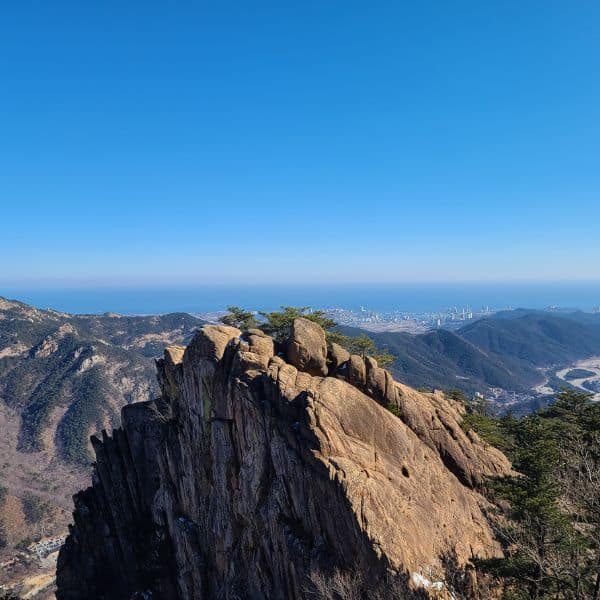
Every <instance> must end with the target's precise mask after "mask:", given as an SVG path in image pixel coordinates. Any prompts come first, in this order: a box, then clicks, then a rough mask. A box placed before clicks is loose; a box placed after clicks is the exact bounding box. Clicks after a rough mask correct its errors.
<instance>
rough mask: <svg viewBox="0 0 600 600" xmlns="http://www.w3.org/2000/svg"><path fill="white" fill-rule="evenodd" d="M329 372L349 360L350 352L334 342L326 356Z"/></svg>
mask: <svg viewBox="0 0 600 600" xmlns="http://www.w3.org/2000/svg"><path fill="white" fill-rule="evenodd" d="M328 358H329V365H330V370H331V371H335V370H336V369H338V368H339V367H341V366H342V365H343V364H344V363H347V362H348V361H349V360H350V352H348V350H346V349H345V348H342V346H340V345H339V344H336V343H335V342H334V343H333V344H331V348H330V350H329V354H328Z"/></svg>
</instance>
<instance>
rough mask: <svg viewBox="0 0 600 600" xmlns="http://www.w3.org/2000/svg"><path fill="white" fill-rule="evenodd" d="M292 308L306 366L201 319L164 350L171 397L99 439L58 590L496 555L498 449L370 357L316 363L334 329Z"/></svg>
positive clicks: (503, 464)
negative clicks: (492, 491) (487, 487)
mask: <svg viewBox="0 0 600 600" xmlns="http://www.w3.org/2000/svg"><path fill="white" fill-rule="evenodd" d="M298 321H301V322H300V323H298V322H297V323H295V324H294V331H293V333H292V338H291V341H290V344H289V346H288V360H289V361H290V362H294V363H295V364H298V365H301V366H302V370H299V369H298V368H297V366H295V364H289V363H288V362H286V361H285V360H283V359H282V358H281V357H279V356H276V355H275V354H274V348H273V341H272V340H271V339H270V338H268V337H267V336H265V335H264V334H263V333H262V332H259V331H250V332H246V333H244V334H241V332H240V331H238V330H237V329H234V328H229V327H220V326H219V327H215V326H205V327H204V328H203V329H202V330H201V331H200V332H199V333H198V334H197V335H196V337H195V338H194V340H193V341H192V342H191V343H190V345H189V346H188V347H187V349H185V352H182V350H181V349H180V348H169V349H167V350H166V352H165V358H164V359H162V360H161V361H158V373H159V382H160V383H161V387H162V397H161V398H160V399H158V400H156V401H154V402H146V403H140V404H134V405H130V406H127V407H125V408H124V409H123V413H122V423H123V426H122V428H121V429H118V430H116V431H114V433H113V435H112V437H109V436H107V435H103V439H102V440H98V439H95V440H94V447H95V450H96V456H97V462H96V468H95V472H94V478H93V484H92V487H90V488H88V489H87V490H85V491H84V492H81V493H79V494H78V495H77V496H76V497H75V512H74V520H75V523H74V525H73V526H72V528H71V532H70V535H69V537H68V539H67V542H66V543H65V546H64V547H63V548H62V549H61V552H60V556H59V562H58V571H57V586H58V591H57V598H58V600H75V599H81V598H87V599H90V600H93V599H111V600H121V599H122V600H127V599H129V598H132V597H140V598H141V597H145V598H152V599H153V600H156V599H171V598H173V599H185V600H192V599H194V600H196V599H212V598H257V599H267V598H268V599H276V600H279V599H281V600H283V599H301V598H305V597H308V596H307V593H306V590H307V586H306V583H307V580H308V577H309V576H310V573H311V572H313V571H315V570H318V571H323V572H327V571H328V570H329V569H332V568H342V569H343V568H352V569H357V570H360V571H361V572H363V573H364V574H365V576H366V577H368V578H372V579H373V580H374V581H375V580H376V579H377V578H378V577H380V576H382V575H383V574H384V573H388V572H390V571H391V572H393V573H398V574H399V575H401V576H403V577H404V578H405V581H406V582H407V583H406V585H407V586H410V585H415V583H414V582H415V581H417V582H418V581H419V578H418V577H415V576H414V574H419V573H426V572H429V571H428V569H431V568H433V569H436V568H439V567H440V565H441V561H442V559H443V558H444V557H450V556H451V557H453V558H454V559H455V560H456V561H457V562H458V564H459V565H464V564H465V563H467V562H468V561H469V559H470V558H471V557H473V556H482V557H488V556H493V555H495V554H497V553H498V552H499V548H498V546H497V544H496V543H495V541H494V539H493V535H492V532H491V531H490V529H489V527H488V524H487V522H486V519H485V518H484V516H483V513H482V509H481V507H482V505H483V504H484V500H483V498H482V497H481V496H480V495H479V494H478V493H477V492H476V490H475V489H474V486H475V482H476V481H477V480H479V479H480V478H481V477H483V476H484V473H485V472H494V473H502V472H507V471H508V469H509V468H510V465H509V464H508V462H507V461H506V459H505V458H504V456H503V455H501V454H500V453H497V452H495V451H492V450H491V449H490V448H489V447H487V446H486V445H484V444H483V443H482V442H480V441H479V440H478V439H474V438H473V439H471V438H470V437H468V436H466V435H464V434H463V433H462V430H460V432H459V431H458V430H459V429H460V427H459V421H460V414H459V411H458V409H457V408H456V407H453V406H451V405H445V404H444V402H445V400H444V399H443V398H441V397H433V396H425V395H422V394H419V393H418V392H415V391H414V390H410V389H409V388H405V387H404V386H400V385H399V384H397V383H396V382H394V381H393V379H391V377H389V375H386V374H385V372H384V374H383V375H381V374H380V373H379V371H378V370H377V369H379V367H377V366H376V365H373V364H372V363H369V362H367V365H365V362H364V361H363V360H362V359H361V358H360V357H351V358H350V359H349V360H348V364H349V366H348V377H347V379H348V380H345V379H344V378H342V377H341V376H340V375H339V373H338V374H337V375H336V377H323V376H320V375H313V374H312V373H314V372H321V373H322V372H323V370H324V369H326V367H325V366H324V365H325V363H324V361H325V356H326V354H325V346H324V335H323V332H322V331H321V332H320V334H318V333H317V332H316V331H315V330H314V327H313V325H314V324H313V323H311V325H310V326H308V325H306V323H303V322H302V321H305V320H304V319H298ZM309 323H310V322H309ZM292 348H293V350H292ZM353 359H354V363H355V366H354V367H352V361H353ZM357 359H358V360H357ZM345 362H346V361H345ZM361 364H362V369H361ZM350 367H352V369H354V371H356V373H357V374H356V375H353V376H352V378H351V377H350V371H351V369H350ZM338 371H339V370H338ZM354 371H353V373H354ZM350 379H352V381H350ZM355 383H358V385H355ZM366 386H368V387H369V388H374V389H376V390H379V391H377V393H378V394H380V395H381V394H383V396H382V397H381V398H378V399H374V397H372V396H370V395H368V394H366V393H365V391H363V390H366V389H367V387H366ZM390 398H393V399H394V402H396V404H395V406H396V408H397V409H398V411H399V414H401V418H398V417H397V416H395V415H394V414H392V413H391V412H390V411H389V410H386V408H384V406H382V404H385V403H389V401H390ZM457 428H458V429H457ZM444 431H445V432H446V433H444ZM461 434H462V435H461ZM450 440H452V442H451V441H450ZM446 455H451V456H452V457H453V458H452V461H451V462H452V464H451V465H450V466H452V468H450V466H449V465H448V464H447V459H446ZM467 460H472V466H471V467H468V466H467V464H466V462H461V461H467ZM479 469H482V471H481V472H480V471H479ZM478 478H479V479H478ZM411 582H412V583H411ZM423 593H424V594H425V593H426V592H425V591H423ZM136 594H137V596H136ZM144 594H145V595H144Z"/></svg>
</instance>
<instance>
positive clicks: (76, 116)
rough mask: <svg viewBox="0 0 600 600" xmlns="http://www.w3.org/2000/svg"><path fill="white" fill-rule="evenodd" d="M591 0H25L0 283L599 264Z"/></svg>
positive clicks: (543, 273)
mask: <svg viewBox="0 0 600 600" xmlns="http://www.w3.org/2000/svg"><path fill="white" fill-rule="evenodd" d="M599 74H600V3H599V2H597V1H596V0H594V1H572V2H571V1H566V0H561V1H560V2H558V1H557V2H555V1H551V0H549V1H548V0H547V1H543V2H542V1H539V2H531V1H523V0H519V1H506V0H503V1H489V2H482V1H481V0H474V1H472V2H463V1H460V0H458V1H456V2H447V1H445V0H444V1H439V2H426V1H424V2H401V1H397V0H396V1H390V2H377V1H371V2H364V1H363V2H354V1H351V0H350V1H349V0H344V1H343V2H341V1H322V0H321V1H315V2H312V1H306V2H285V1H284V2H281V1H278V2H260V1H253V2H235V3H234V2H227V1H218V2H216V1H215V2H184V1H182V2H164V1H160V2H153V1H149V2H148V1H147V2H127V1H125V0H121V1H119V2H108V1H96V2H81V1H76V2H75V1H74V2H61V1H59V0H57V1H53V2H44V1H38V2H29V1H27V0H19V1H16V0H14V1H8V2H3V4H2V14H1V18H0V86H1V87H0V208H1V211H0V224H1V229H0V256H1V257H2V258H1V259H0V284H7V283H10V284H21V283H23V284H31V285H46V284H49V285H50V284H64V283H65V282H67V283H69V284H73V285H80V284H86V285H87V284H94V285H96V284H106V285H108V284H111V285H112V284H125V285H136V284H139V285H147V284H163V283H167V284H168V283H210V282H237V283H243V282H255V283H256V282H275V281H294V280H296V281H307V282H308V281H314V282H322V281H326V282H330V283H331V282H336V281H340V282H368V281H379V282H385V281H388V282H401V281H448V280H494V279H498V280H500V279H528V280H536V279H540V280H560V279H600V261H599V258H600V235H599V234H598V226H599V223H600V198H599V191H600V77H599Z"/></svg>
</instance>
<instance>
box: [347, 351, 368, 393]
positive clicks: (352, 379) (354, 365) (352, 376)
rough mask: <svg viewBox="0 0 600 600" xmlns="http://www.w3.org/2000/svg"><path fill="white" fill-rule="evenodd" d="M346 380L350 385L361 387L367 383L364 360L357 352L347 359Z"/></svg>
mask: <svg viewBox="0 0 600 600" xmlns="http://www.w3.org/2000/svg"><path fill="white" fill-rule="evenodd" d="M347 380H348V382H349V383H351V384H352V385H355V386H357V387H359V388H362V387H363V386H364V385H365V384H366V383H367V368H366V366H365V361H364V360H363V359H362V357H360V356H358V354H352V355H351V356H350V360H349V361H348V374H347Z"/></svg>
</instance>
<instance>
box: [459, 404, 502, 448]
mask: <svg viewBox="0 0 600 600" xmlns="http://www.w3.org/2000/svg"><path fill="white" fill-rule="evenodd" d="M461 426H462V428H463V429H464V430H465V431H468V430H469V429H472V430H473V431H475V432H476V433H477V435H479V437H480V438H481V439H482V440H483V441H484V442H487V443H488V444H491V445H492V446H495V447H496V448H500V449H501V450H507V449H508V447H509V446H508V445H507V435H506V431H504V430H503V428H502V424H501V422H500V421H499V420H498V419H496V418H494V417H491V416H488V415H484V414H481V413H478V412H469V413H467V414H466V415H465V416H464V417H463V420H462V423H461Z"/></svg>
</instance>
